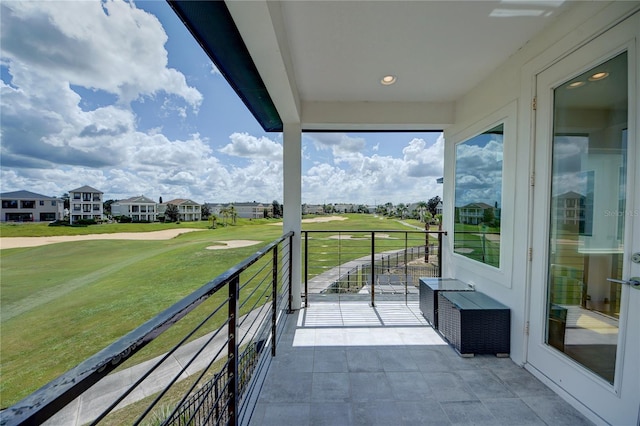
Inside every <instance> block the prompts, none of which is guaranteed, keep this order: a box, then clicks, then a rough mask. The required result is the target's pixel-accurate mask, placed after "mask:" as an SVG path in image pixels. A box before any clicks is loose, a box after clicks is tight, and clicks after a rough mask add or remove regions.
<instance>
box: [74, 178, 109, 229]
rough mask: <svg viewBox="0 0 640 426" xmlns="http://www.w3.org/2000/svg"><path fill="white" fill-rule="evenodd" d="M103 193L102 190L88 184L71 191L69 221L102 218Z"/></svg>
mask: <svg viewBox="0 0 640 426" xmlns="http://www.w3.org/2000/svg"><path fill="white" fill-rule="evenodd" d="M102 194H103V193H102V191H99V190H97V189H95V188H92V187H90V186H86V185H85V186H81V187H80V188H76V189H73V190H71V191H69V222H70V223H75V222H77V221H79V220H90V219H93V220H97V221H99V220H102V213H103V207H102V201H103V200H102Z"/></svg>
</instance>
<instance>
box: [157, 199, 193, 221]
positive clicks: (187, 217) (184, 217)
mask: <svg viewBox="0 0 640 426" xmlns="http://www.w3.org/2000/svg"><path fill="white" fill-rule="evenodd" d="M169 204H173V205H174V206H176V207H177V208H178V220H179V221H182V222H195V221H198V220H200V219H201V218H202V205H201V204H199V203H196V202H195V201H193V200H189V199H186V198H176V199H174V200H171V201H167V202H166V203H161V204H158V212H157V215H158V216H164V215H165V212H166V210H167V206H168V205H169Z"/></svg>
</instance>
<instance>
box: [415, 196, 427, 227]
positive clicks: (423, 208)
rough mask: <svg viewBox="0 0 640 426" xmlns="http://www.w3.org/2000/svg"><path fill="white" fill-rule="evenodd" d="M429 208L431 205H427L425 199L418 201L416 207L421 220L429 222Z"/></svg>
mask: <svg viewBox="0 0 640 426" xmlns="http://www.w3.org/2000/svg"><path fill="white" fill-rule="evenodd" d="M428 209H429V206H428V205H427V203H426V202H424V201H419V202H418V208H417V209H416V210H417V211H418V218H419V219H420V222H425V223H426V222H427V221H426V220H425V213H427V211H428Z"/></svg>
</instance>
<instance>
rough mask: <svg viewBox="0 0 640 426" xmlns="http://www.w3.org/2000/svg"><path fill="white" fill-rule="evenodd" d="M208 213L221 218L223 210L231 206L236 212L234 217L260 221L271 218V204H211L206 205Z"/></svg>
mask: <svg viewBox="0 0 640 426" xmlns="http://www.w3.org/2000/svg"><path fill="white" fill-rule="evenodd" d="M205 206H207V207H208V208H209V213H211V214H214V215H216V216H218V217H220V216H221V214H222V213H221V212H222V210H223V209H229V208H231V206H233V208H234V209H235V211H236V217H241V218H243V219H262V218H265V217H273V204H271V203H258V202H255V201H254V202H251V203H248V202H247V203H229V204H212V203H206V204H205Z"/></svg>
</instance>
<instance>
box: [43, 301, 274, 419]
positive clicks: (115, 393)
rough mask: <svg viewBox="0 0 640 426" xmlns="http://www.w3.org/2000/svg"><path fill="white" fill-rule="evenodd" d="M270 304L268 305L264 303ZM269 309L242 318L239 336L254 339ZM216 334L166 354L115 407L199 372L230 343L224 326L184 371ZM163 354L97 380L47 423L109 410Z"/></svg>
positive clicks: (86, 417)
mask: <svg viewBox="0 0 640 426" xmlns="http://www.w3.org/2000/svg"><path fill="white" fill-rule="evenodd" d="M265 306H267V305H265ZM270 314H271V310H270V309H256V310H254V311H252V312H251V313H250V314H248V315H245V316H243V317H241V318H240V324H241V325H240V327H239V329H240V333H239V334H240V336H242V338H243V341H241V342H240V345H242V344H243V343H244V341H245V340H247V339H251V338H252V337H253V336H254V335H255V334H256V332H257V331H258V330H257V328H258V325H260V323H261V322H262V319H263V318H264V316H265V315H270ZM212 337H213V333H209V334H207V335H205V336H203V337H200V338H198V339H196V340H194V341H192V342H190V343H188V344H186V345H184V346H182V347H181V348H179V349H178V350H177V351H176V352H175V353H173V354H172V355H171V356H170V357H169V358H167V359H166V360H165V361H164V362H163V363H162V365H160V366H159V367H158V369H157V370H156V371H155V372H154V373H153V374H151V375H150V376H149V377H147V378H146V379H145V380H144V381H143V382H142V383H141V384H140V386H138V387H137V388H136V389H135V390H134V391H133V392H132V393H131V394H130V395H129V396H127V398H125V399H124V400H123V401H122V402H121V403H120V404H119V405H118V407H116V410H117V409H119V408H122V407H125V406H127V405H129V404H132V403H134V402H136V401H139V400H141V399H143V398H146V397H148V396H150V395H153V394H155V393H157V392H160V391H161V390H162V389H164V388H165V387H166V386H167V385H168V384H169V382H170V381H171V380H172V379H173V378H174V377H176V376H177V375H179V374H180V380H183V379H186V378H187V377H189V376H191V375H194V374H197V373H200V372H201V371H202V370H203V369H204V368H206V367H207V365H208V364H209V363H210V362H211V357H212V356H214V355H216V354H218V353H220V349H221V348H223V347H225V348H226V345H227V328H226V327H225V328H223V329H222V331H221V332H220V333H218V334H217V335H216V336H215V337H213V339H212V340H211V342H210V343H209V344H208V345H207V348H206V349H205V350H204V351H203V352H202V353H201V354H200V355H199V356H198V357H197V358H195V360H194V361H193V362H192V363H191V364H190V365H189V366H188V367H187V368H186V370H185V371H184V372H183V373H182V374H181V373H180V372H181V370H182V369H183V368H184V367H185V366H186V365H187V364H188V363H189V362H190V361H191V360H192V359H193V358H194V356H196V353H197V352H198V351H199V350H200V348H202V347H203V346H204V345H206V344H207V340H209V339H211V338H212ZM221 354H222V355H219V356H217V357H216V360H217V359H220V358H222V356H225V357H226V349H223V350H222V351H221ZM163 356H164V355H160V356H158V357H156V358H153V359H151V360H148V361H145V362H142V363H140V364H137V365H135V366H133V367H130V368H127V369H125V370H122V371H116V372H114V373H112V374H110V375H108V376H106V377H105V378H104V379H102V380H101V381H99V382H98V383H96V384H95V385H94V386H93V387H91V388H90V389H89V390H87V391H86V392H85V393H83V394H82V395H81V396H80V397H78V398H76V399H75V400H74V401H72V402H71V403H70V404H69V405H67V406H66V407H65V408H64V409H62V410H61V411H59V412H58V413H57V414H56V415H55V416H53V417H51V418H50V419H49V420H48V421H47V422H45V423H44V424H45V425H51V426H79V425H84V424H87V423H89V422H91V421H92V420H94V419H95V418H96V417H97V416H99V415H100V414H101V413H102V412H103V411H104V410H106V409H107V408H108V407H109V406H110V405H111V404H112V403H113V401H115V400H116V399H117V398H118V397H120V395H122V394H123V393H124V392H125V391H126V390H127V389H128V388H129V387H130V386H131V385H132V384H133V383H135V382H136V381H137V380H138V379H139V378H140V377H142V376H143V375H144V374H145V373H146V372H147V371H148V370H149V369H150V368H151V367H152V366H153V365H155V364H156V363H158V362H159V361H160V360H161V358H162V357H163Z"/></svg>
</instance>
